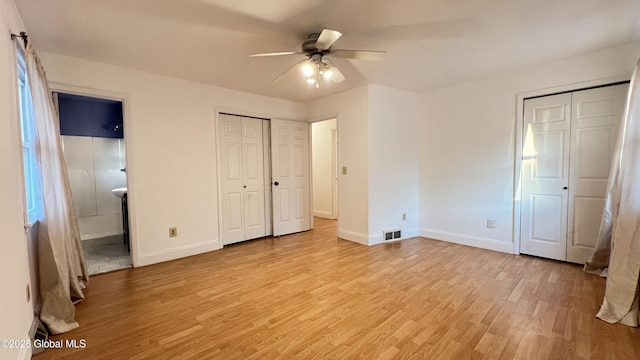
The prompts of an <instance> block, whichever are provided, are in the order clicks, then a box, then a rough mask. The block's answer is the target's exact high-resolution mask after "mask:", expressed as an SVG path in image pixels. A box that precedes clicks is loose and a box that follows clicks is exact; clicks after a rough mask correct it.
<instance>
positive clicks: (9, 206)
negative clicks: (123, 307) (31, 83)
mask: <svg viewBox="0 0 640 360" xmlns="http://www.w3.org/2000/svg"><path fill="white" fill-rule="evenodd" d="M24 30H25V28H24V24H23V22H22V19H21V17H20V15H19V14H18V11H17V9H16V7H15V3H14V2H13V1H12V0H0V33H1V34H2V36H0V174H2V182H1V183H2V186H0V228H1V229H2V242H3V244H2V248H3V249H2V251H0V289H1V291H2V296H1V297H0V319H2V320H1V321H0V339H15V340H23V339H28V337H29V328H30V326H31V322H32V320H33V308H32V304H31V303H30V302H28V301H27V286H28V285H29V282H30V276H29V260H28V256H27V239H26V238H25V232H24V228H23V225H24V217H23V211H24V210H23V208H24V202H23V180H22V176H23V175H22V158H21V152H22V146H21V140H20V139H21V137H20V119H19V117H18V112H17V110H18V97H17V86H18V85H17V75H16V52H15V44H14V42H13V41H11V40H10V38H9V32H13V33H16V34H17V33H18V32H20V31H24ZM30 356H31V352H30V349H8V348H4V347H0V359H28V358H30Z"/></svg>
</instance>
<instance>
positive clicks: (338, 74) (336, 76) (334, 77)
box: [323, 58, 345, 83]
mask: <svg viewBox="0 0 640 360" xmlns="http://www.w3.org/2000/svg"><path fill="white" fill-rule="evenodd" d="M323 60H324V61H326V62H327V64H329V66H330V67H331V71H333V75H331V80H333V82H334V83H339V82H343V81H344V80H345V77H344V75H342V73H341V72H340V70H338V67H337V66H336V64H334V63H333V61H331V59H327V58H324V59H323Z"/></svg>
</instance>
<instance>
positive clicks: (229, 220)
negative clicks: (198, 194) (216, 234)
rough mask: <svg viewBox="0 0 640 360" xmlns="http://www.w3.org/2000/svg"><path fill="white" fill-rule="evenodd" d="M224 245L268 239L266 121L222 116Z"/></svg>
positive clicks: (219, 122)
mask: <svg viewBox="0 0 640 360" xmlns="http://www.w3.org/2000/svg"><path fill="white" fill-rule="evenodd" d="M218 137H219V143H220V174H221V176H220V181H221V184H220V185H221V186H220V187H221V192H222V201H221V204H222V226H221V227H222V240H223V241H222V242H223V244H224V245H228V244H233V243H235V242H239V241H243V240H249V239H255V238H259V237H263V236H265V235H266V228H265V213H264V204H265V198H264V157H263V135H262V120H260V119H252V118H246V117H240V116H231V115H224V114H220V116H219V121H218Z"/></svg>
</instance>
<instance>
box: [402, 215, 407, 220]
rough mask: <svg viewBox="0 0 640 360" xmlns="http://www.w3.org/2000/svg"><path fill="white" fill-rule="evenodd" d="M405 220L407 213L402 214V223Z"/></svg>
mask: <svg viewBox="0 0 640 360" xmlns="http://www.w3.org/2000/svg"><path fill="white" fill-rule="evenodd" d="M405 220H407V213H402V221H405Z"/></svg>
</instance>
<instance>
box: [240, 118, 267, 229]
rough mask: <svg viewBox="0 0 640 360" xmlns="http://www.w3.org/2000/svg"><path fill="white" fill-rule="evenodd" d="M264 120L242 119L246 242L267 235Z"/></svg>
mask: <svg viewBox="0 0 640 360" xmlns="http://www.w3.org/2000/svg"><path fill="white" fill-rule="evenodd" d="M262 143H263V139H262V120H258V119H249V118H242V175H243V176H242V178H243V181H242V186H243V189H242V190H243V200H244V229H245V236H244V240H249V239H255V238H259V237H263V236H265V235H266V228H265V218H264V157H263V146H262Z"/></svg>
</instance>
